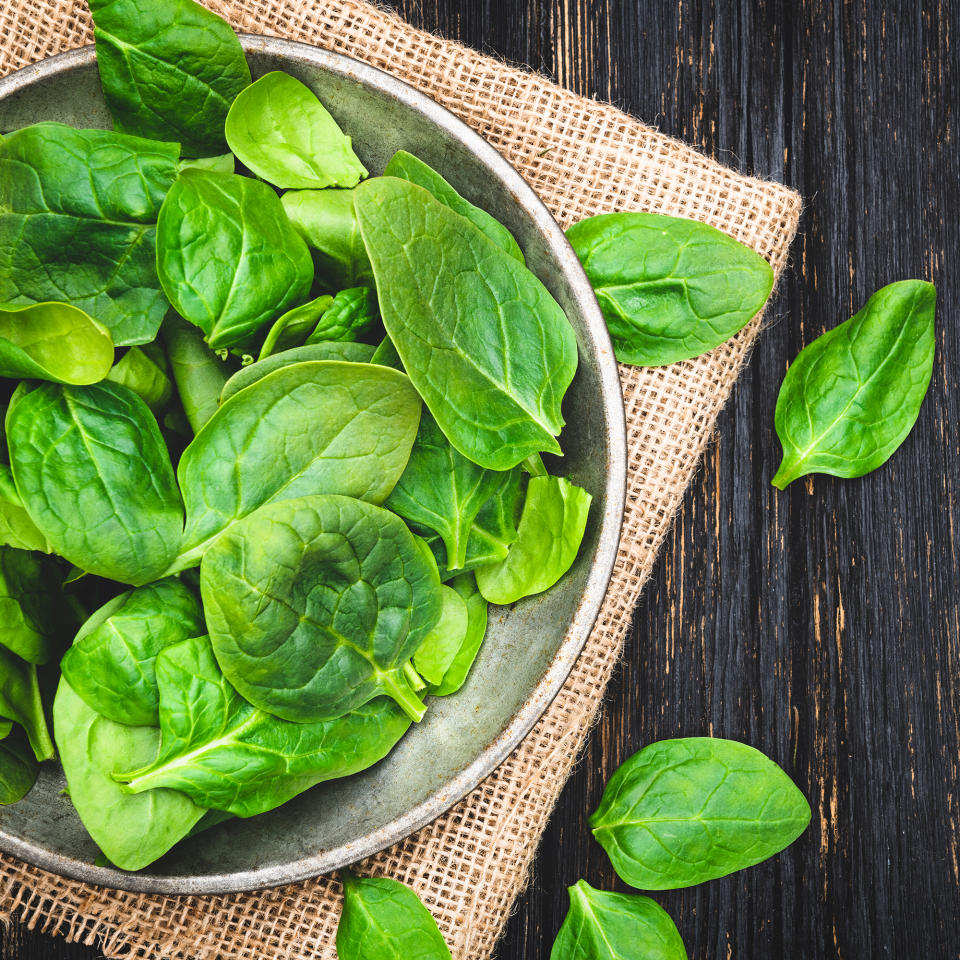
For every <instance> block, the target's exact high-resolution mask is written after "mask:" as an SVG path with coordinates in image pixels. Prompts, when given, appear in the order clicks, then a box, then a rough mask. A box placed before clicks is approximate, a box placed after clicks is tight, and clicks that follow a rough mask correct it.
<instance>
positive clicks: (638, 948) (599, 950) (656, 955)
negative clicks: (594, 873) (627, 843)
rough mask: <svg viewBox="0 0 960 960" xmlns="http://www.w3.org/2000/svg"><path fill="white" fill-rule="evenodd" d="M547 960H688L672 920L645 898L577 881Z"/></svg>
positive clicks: (656, 905) (653, 902) (655, 904)
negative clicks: (613, 891)
mask: <svg viewBox="0 0 960 960" xmlns="http://www.w3.org/2000/svg"><path fill="white" fill-rule="evenodd" d="M569 893H570V909H569V910H568V911H567V916H566V918H565V919H564V921H563V925H562V926H561V927H560V932H559V933H558V934H557V939H556V940H555V941H554V944H553V949H552V950H551V951H550V960H687V951H686V950H685V949H684V946H683V940H681V939H680V934H679V933H678V932H677V927H676V925H675V924H674V922H673V921H672V920H671V919H670V915H669V914H668V913H667V912H666V910H664V909H663V908H662V907H661V906H659V905H658V904H657V903H656V902H655V901H653V900H651V899H650V898H649V897H641V896H638V895H637V894H623V893H607V892H606V891H604V890H594V889H593V887H591V886H590V885H589V884H588V883H587V882H586V881H584V880H578V881H577V882H576V883H575V884H574V885H573V886H572V887H570V888H569Z"/></svg>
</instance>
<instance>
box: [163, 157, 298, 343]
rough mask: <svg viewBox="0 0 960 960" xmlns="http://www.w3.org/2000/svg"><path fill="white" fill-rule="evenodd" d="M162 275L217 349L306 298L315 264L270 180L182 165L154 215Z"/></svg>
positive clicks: (178, 304) (170, 293) (181, 308)
mask: <svg viewBox="0 0 960 960" xmlns="http://www.w3.org/2000/svg"><path fill="white" fill-rule="evenodd" d="M157 273H158V274H159V277H160V283H161V285H162V286H163V289H164V292H165V293H166V295H167V297H168V298H169V300H170V302H171V303H172V304H173V306H174V307H175V308H176V310H177V312H178V313H180V314H181V316H183V317H185V318H186V319H187V320H189V321H190V322H191V323H192V324H194V325H195V326H198V327H199V328H200V329H201V330H202V331H203V332H204V334H205V335H206V341H207V343H208V344H209V345H210V346H211V347H212V348H213V349H219V348H222V347H234V346H242V345H244V344H246V343H248V342H249V341H250V340H251V338H252V337H253V336H254V335H255V334H256V333H257V331H258V330H260V328H261V327H263V326H265V325H266V324H267V323H269V322H270V321H271V320H272V319H273V318H274V317H276V316H277V315H278V314H281V313H284V312H285V311H286V310H288V309H290V307H293V306H296V305H297V304H299V303H302V302H303V301H304V300H305V299H306V298H307V296H308V295H309V293H310V286H311V284H312V283H313V262H312V260H311V259H310V251H309V250H308V249H307V246H306V244H305V243H304V242H303V240H302V239H301V238H300V235H299V234H298V233H297V232H296V230H294V229H293V227H292V226H291V225H290V222H289V221H288V220H287V218H286V215H285V214H284V212H283V208H282V207H281V206H280V200H279V199H278V198H277V195H276V194H275V193H274V192H273V191H272V190H271V189H270V187H268V186H267V185H266V184H265V183H260V182H259V181H258V180H251V179H250V178H249V177H241V176H237V175H235V174H226V173H209V172H207V171H203V170H185V171H183V172H182V173H181V174H180V177H179V178H178V179H177V182H176V183H175V184H174V185H173V187H172V188H171V189H170V192H169V193H168V194H167V199H166V200H165V201H164V204H163V207H162V208H161V209H160V216H159V218H158V220H157Z"/></svg>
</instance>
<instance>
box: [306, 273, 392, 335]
mask: <svg viewBox="0 0 960 960" xmlns="http://www.w3.org/2000/svg"><path fill="white" fill-rule="evenodd" d="M378 327H379V329H380V332H381V333H382V332H383V327H382V326H381V325H380V309H379V307H378V306H377V295H376V293H374V291H373V290H371V289H370V288H369V287H351V288H350V289H349V290H341V291H340V292H339V293H338V294H337V295H336V296H335V297H334V298H333V303H331V304H330V307H329V309H328V310H326V312H325V313H324V314H323V316H322V317H321V318H320V320H319V321H318V323H317V326H316V328H315V329H314V331H313V333H311V334H310V336H309V337H307V340H306V342H307V343H322V342H323V341H325V340H362V339H365V338H366V337H369V336H371V335H372V334H373V332H374V331H375V330H376V329H377V328H378Z"/></svg>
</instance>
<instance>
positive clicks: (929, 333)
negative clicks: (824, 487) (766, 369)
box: [773, 280, 937, 490]
mask: <svg viewBox="0 0 960 960" xmlns="http://www.w3.org/2000/svg"><path fill="white" fill-rule="evenodd" d="M936 301H937V291H936V288H935V287H934V286H933V284H932V283H925V282H923V281H922V280H902V281H900V282H899V283H891V284H889V285H888V286H886V287H883V288H882V289H880V290H878V291H877V292H876V293H875V294H874V295H873V296H872V297H871V298H870V299H869V300H868V301H867V302H866V304H865V305H864V307H863V309H862V310H860V312H859V313H857V314H856V315H855V316H853V317H851V318H850V319H849V320H847V321H846V322H845V323H842V324H840V326H839V327H836V328H835V329H833V330H829V331H828V332H827V333H825V334H823V336H821V337H818V338H817V339H816V340H814V341H813V343H811V344H808V345H807V346H806V347H805V348H804V349H803V350H801V352H800V355H799V356H798V357H797V359H796V360H794V361H793V363H792V364H791V365H790V369H789V370H788V371H787V375H786V377H784V380H783V386H781V388H780V395H779V397H777V409H776V412H775V414H774V420H775V423H776V427H777V434H778V435H779V437H780V442H781V443H782V444H783V462H782V463H781V464H780V469H779V470H778V471H777V473H776V476H774V478H773V485H774V486H775V487H779V488H780V489H781V490H782V489H783V488H784V487H786V486H787V484H789V483H791V482H792V481H794V480H796V479H797V477H800V476H803V475H804V474H805V473H829V474H832V475H833V476H835V477H860V476H863V474H865V473H869V472H870V471H871V470H875V469H876V468H877V467H879V466H880V464H882V463H884V462H885V461H886V460H888V459H889V458H890V457H891V456H892V455H893V452H894V451H895V450H896V449H897V447H899V446H900V444H901V443H903V441H904V440H905V439H906V436H907V434H908V433H909V432H910V430H911V428H912V427H913V425H914V423H916V420H917V417H918V416H919V415H920V404H921V403H923V398H924V396H925V395H926V392H927V387H928V386H929V384H930V376H931V373H932V371H933V353H934V347H935V344H936V337H935V333H934V326H933V318H934V310H935V307H936Z"/></svg>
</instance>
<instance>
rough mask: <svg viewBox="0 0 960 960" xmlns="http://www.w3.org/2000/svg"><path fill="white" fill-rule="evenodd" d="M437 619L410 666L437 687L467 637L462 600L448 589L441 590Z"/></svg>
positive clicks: (465, 615)
mask: <svg viewBox="0 0 960 960" xmlns="http://www.w3.org/2000/svg"><path fill="white" fill-rule="evenodd" d="M440 595H441V607H440V619H439V620H438V621H437V622H436V625H435V626H434V627H433V629H432V630H430V632H429V633H428V634H427V635H426V636H425V637H424V638H423V642H422V643H421V644H420V646H419V647H418V648H417V651H416V653H414V655H413V666H414V668H415V669H416V671H417V673H419V674H420V676H421V677H423V679H424V680H426V681H427V683H430V684H439V683H441V682H442V681H443V678H444V675H445V674H446V672H447V670H448V669H449V668H450V665H451V664H452V663H453V660H454V658H455V657H456V655H457V651H458V650H459V649H460V647H461V646H462V645H463V642H464V640H465V639H466V636H467V626H468V622H469V614H468V613H467V604H466V601H465V600H464V599H463V597H461V596H460V594H459V593H457V591H456V590H454V589H452V588H451V587H444V586H441V587H440Z"/></svg>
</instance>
